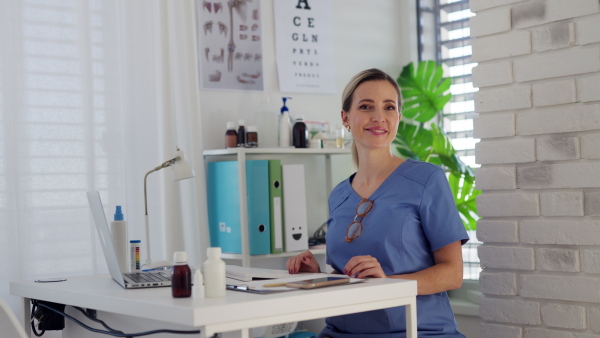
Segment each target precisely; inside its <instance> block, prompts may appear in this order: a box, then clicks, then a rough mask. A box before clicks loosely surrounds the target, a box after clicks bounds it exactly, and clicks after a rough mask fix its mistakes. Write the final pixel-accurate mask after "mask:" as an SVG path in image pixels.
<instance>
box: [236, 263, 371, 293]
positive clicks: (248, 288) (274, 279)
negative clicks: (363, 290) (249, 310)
mask: <svg viewBox="0 0 600 338" xmlns="http://www.w3.org/2000/svg"><path fill="white" fill-rule="evenodd" d="M225 271H226V275H227V289H228V290H235V291H245V292H252V293H260V294H268V293H275V292H286V291H296V290H300V289H298V288H290V287H287V286H285V284H286V283H290V282H298V281H301V280H305V279H314V278H323V277H346V276H344V275H339V274H329V273H299V274H293V275H292V274H289V273H288V272H287V270H274V269H259V268H246V267H241V266H236V265H227V266H226V268H225ZM362 281H365V280H364V279H359V278H350V282H349V283H358V282H362Z"/></svg>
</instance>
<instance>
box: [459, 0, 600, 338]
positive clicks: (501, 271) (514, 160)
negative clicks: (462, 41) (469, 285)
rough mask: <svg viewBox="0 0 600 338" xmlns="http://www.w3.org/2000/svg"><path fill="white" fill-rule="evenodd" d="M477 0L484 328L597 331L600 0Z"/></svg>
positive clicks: (553, 337) (546, 336)
mask: <svg viewBox="0 0 600 338" xmlns="http://www.w3.org/2000/svg"><path fill="white" fill-rule="evenodd" d="M470 6H471V10H472V11H473V12H474V13H475V14H476V16H475V17H473V18H471V19H470V22H471V34H472V37H473V38H474V39H473V60H474V62H478V66H477V67H475V68H474V69H473V82H474V84H475V86H477V87H479V91H478V92H477V93H475V94H474V101H475V111H476V112H477V113H478V114H479V116H478V117H477V118H476V119H475V120H474V124H473V126H474V131H473V134H474V136H475V137H476V138H479V139H481V141H480V142H479V143H478V144H477V145H476V149H475V157H476V162H477V163H479V164H480V165H481V167H480V168H478V169H477V170H476V183H477V187H478V188H480V189H481V190H482V194H481V195H480V196H478V198H477V207H478V212H479V215H480V216H481V217H482V219H480V221H479V222H478V229H477V236H478V238H479V239H480V240H481V241H482V242H483V244H482V245H481V246H480V247H479V249H478V250H479V251H478V252H479V258H480V261H481V265H482V266H483V267H484V271H483V272H482V273H481V275H480V290H481V292H482V293H483V297H482V298H481V300H480V308H479V311H480V317H481V336H482V337H511V338H513V337H516V338H592V337H598V335H599V334H600V291H599V290H600V278H599V277H598V276H599V275H600V1H599V0H573V1H564V0H471V1H470ZM507 15H509V16H510V21H508V20H507V18H506V16H507Z"/></svg>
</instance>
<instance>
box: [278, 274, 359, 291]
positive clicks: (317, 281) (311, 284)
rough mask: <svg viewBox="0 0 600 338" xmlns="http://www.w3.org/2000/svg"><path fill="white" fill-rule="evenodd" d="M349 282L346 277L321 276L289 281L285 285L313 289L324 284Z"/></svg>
mask: <svg viewBox="0 0 600 338" xmlns="http://www.w3.org/2000/svg"><path fill="white" fill-rule="evenodd" d="M348 282H350V278H348V277H322V278H314V279H306V280H301V281H297V282H289V283H287V284H286V285H285V286H287V287H290V288H300V289H314V288H320V287H324V286H330V285H337V284H344V283H348Z"/></svg>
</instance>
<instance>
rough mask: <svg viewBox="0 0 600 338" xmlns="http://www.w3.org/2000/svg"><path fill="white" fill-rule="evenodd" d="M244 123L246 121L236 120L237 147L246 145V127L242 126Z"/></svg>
mask: <svg viewBox="0 0 600 338" xmlns="http://www.w3.org/2000/svg"><path fill="white" fill-rule="evenodd" d="M244 124H246V122H244V120H238V131H237V137H238V142H237V146H238V147H245V146H246V127H245V126H244Z"/></svg>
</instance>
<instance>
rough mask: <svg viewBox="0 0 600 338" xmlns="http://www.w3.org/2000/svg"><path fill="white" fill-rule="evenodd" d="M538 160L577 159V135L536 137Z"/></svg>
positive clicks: (578, 154)
mask: <svg viewBox="0 0 600 338" xmlns="http://www.w3.org/2000/svg"><path fill="white" fill-rule="evenodd" d="M535 146H536V148H535V150H536V156H537V160H538V161H564V160H578V159H579V157H580V153H579V138H578V137H575V136H574V137H560V136H559V137H543V138H538V139H537V141H536V144H535Z"/></svg>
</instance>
